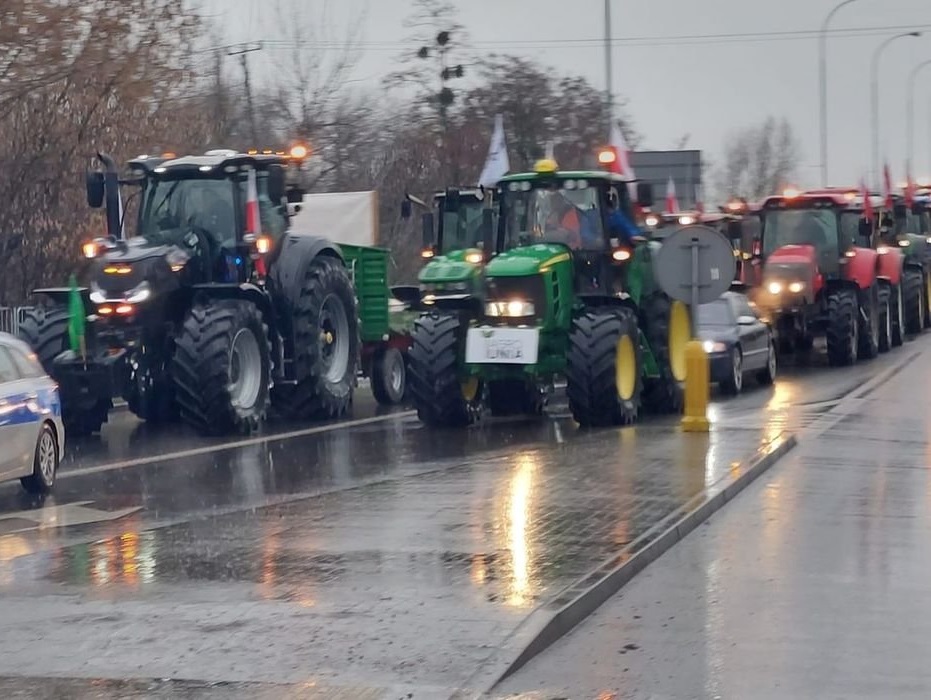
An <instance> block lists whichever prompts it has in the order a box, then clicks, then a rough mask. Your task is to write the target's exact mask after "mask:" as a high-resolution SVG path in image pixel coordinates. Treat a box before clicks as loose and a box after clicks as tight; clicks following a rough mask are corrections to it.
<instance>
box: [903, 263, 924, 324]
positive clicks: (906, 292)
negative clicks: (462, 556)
mask: <svg viewBox="0 0 931 700" xmlns="http://www.w3.org/2000/svg"><path fill="white" fill-rule="evenodd" d="M902 306H903V312H904V314H905V318H904V326H905V332H906V333H908V334H910V335H918V334H919V333H921V332H922V330H924V315H925V281H924V276H923V274H922V272H921V270H919V269H916V268H906V269H905V270H904V271H903V273H902Z"/></svg>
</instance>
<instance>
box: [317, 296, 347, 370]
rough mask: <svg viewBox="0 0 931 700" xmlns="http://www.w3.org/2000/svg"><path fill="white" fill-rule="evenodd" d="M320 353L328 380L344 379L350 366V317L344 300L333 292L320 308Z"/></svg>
mask: <svg viewBox="0 0 931 700" xmlns="http://www.w3.org/2000/svg"><path fill="white" fill-rule="evenodd" d="M320 354H321V356H322V358H323V366H324V372H323V376H324V377H325V378H326V380H327V381H328V382H331V383H334V384H335V383H336V382H339V381H342V380H343V378H344V377H345V376H346V372H347V370H348V368H349V318H348V317H347V316H346V307H345V306H344V305H343V302H342V301H341V300H340V299H339V297H337V296H335V295H333V294H330V295H328V296H327V297H326V298H325V299H324V300H323V306H322V307H321V308H320Z"/></svg>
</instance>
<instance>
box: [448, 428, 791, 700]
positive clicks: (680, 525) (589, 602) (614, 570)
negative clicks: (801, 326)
mask: <svg viewBox="0 0 931 700" xmlns="http://www.w3.org/2000/svg"><path fill="white" fill-rule="evenodd" d="M796 444H797V441H796V438H795V435H780V436H778V437H777V438H776V439H775V440H773V441H771V442H769V443H767V445H765V446H764V447H762V448H760V449H759V450H758V451H757V452H756V453H755V454H754V455H752V456H751V457H749V458H746V459H745V460H744V461H742V462H741V464H740V465H739V466H738V467H736V468H735V469H734V470H733V471H734V472H739V473H738V474H737V475H736V476H735V477H733V478H731V479H727V478H725V479H722V480H721V481H719V482H718V483H716V484H714V485H712V486H711V487H709V488H708V489H705V490H704V491H702V492H701V493H699V494H696V495H695V496H694V497H693V498H692V499H690V500H689V501H688V502H687V503H685V504H684V505H682V506H681V507H679V508H678V509H676V510H675V511H674V512H672V513H670V514H669V515H668V516H666V518H664V519H663V520H661V521H660V522H659V523H657V524H656V525H654V526H653V527H652V528H650V529H649V530H648V531H647V532H645V533H644V534H643V535H641V536H640V537H638V538H637V539H636V540H634V541H633V542H631V543H630V544H629V545H628V546H627V547H625V548H624V550H623V551H622V552H621V553H620V554H618V555H617V556H615V557H612V558H611V559H609V560H608V561H607V562H605V563H604V564H602V565H601V566H600V567H599V568H598V569H596V570H595V571H593V572H591V574H589V575H588V576H586V577H585V578H584V579H581V580H580V581H578V582H576V583H575V584H573V585H571V586H570V587H569V588H567V589H565V590H564V591H563V592H562V593H560V594H559V595H557V596H556V598H555V599H554V600H553V601H552V602H551V603H549V604H547V605H543V606H541V607H540V608H537V609H536V610H535V611H534V612H533V613H532V614H531V615H530V616H529V617H528V618H527V619H526V620H525V621H524V623H522V624H521V625H519V626H518V629H517V630H516V631H515V633H514V634H513V635H512V636H511V638H510V639H509V640H508V641H507V642H505V645H504V647H503V648H502V649H501V652H502V653H501V654H500V656H499V659H491V660H490V662H489V663H488V664H487V665H486V666H484V667H483V668H482V669H480V670H479V672H478V673H476V674H475V675H474V676H473V677H472V678H471V679H470V682H469V683H468V684H466V687H469V688H483V689H484V691H483V692H481V693H479V695H475V694H462V693H457V694H455V695H453V698H454V699H455V700H462V699H464V698H467V697H480V696H481V695H487V694H489V693H490V692H491V691H492V689H493V688H494V687H495V686H497V685H498V684H499V683H500V682H501V681H503V680H504V679H505V678H507V677H508V676H510V675H511V674H513V673H514V672H516V671H517V670H518V669H520V668H521V667H522V666H524V665H525V664H526V663H527V662H528V661H530V660H531V659H532V658H533V657H535V656H536V655H538V654H540V653H541V652H542V651H544V650H545V649H546V648H547V647H549V646H550V645H552V644H553V643H554V642H556V641H557V640H558V639H560V638H561V637H563V636H565V635H566V634H567V633H568V632H569V631H571V630H572V629H573V628H574V627H576V626H577V625H578V624H579V623H581V622H582V621H583V620H585V618H587V617H588V616H589V615H591V614H592V613H593V612H594V611H595V610H596V609H597V608H598V607H600V606H601V605H602V604H603V603H604V602H605V601H607V600H608V599H609V598H610V597H611V596H613V595H614V594H615V593H617V592H618V591H619V590H620V589H621V588H623V587H624V586H625V585H626V584H627V583H628V582H629V581H630V580H631V579H632V578H633V577H634V576H636V575H637V574H638V573H640V572H641V571H643V569H644V568H646V567H647V566H648V565H649V564H650V563H652V562H653V561H655V560H656V559H657V558H658V557H660V556H661V555H662V554H663V553H664V552H666V551H667V550H669V548H670V547H672V546H673V545H674V544H676V543H677V542H679V541H680V540H681V539H683V538H684V537H685V536H686V535H687V534H689V533H690V532H692V530H694V529H695V528H696V527H698V525H700V524H701V523H702V522H704V521H705V520H707V519H708V518H709V517H710V516H711V515H712V514H713V513H714V512H716V511H717V510H719V509H720V508H721V507H722V506H723V505H724V504H725V503H727V502H728V501H730V500H731V499H733V498H734V497H735V496H736V495H737V494H738V493H740V492H741V491H742V490H743V489H745V488H746V487H747V486H748V485H750V484H751V483H752V482H753V481H754V480H755V479H756V478H757V477H759V476H760V475H761V474H763V473H764V472H765V471H766V470H767V469H769V468H770V467H771V466H772V465H774V464H775V463H776V462H777V461H778V460H779V459H780V458H781V457H783V456H784V455H785V454H786V453H788V452H789V451H790V450H792V448H794V447H795V446H796ZM554 611H555V612H554ZM509 650H510V651H512V652H513V654H516V656H515V655H513V654H512V655H510V656H508V651H509ZM501 657H505V658H501Z"/></svg>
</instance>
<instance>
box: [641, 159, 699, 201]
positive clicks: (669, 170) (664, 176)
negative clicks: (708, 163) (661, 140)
mask: <svg viewBox="0 0 931 700" xmlns="http://www.w3.org/2000/svg"><path fill="white" fill-rule="evenodd" d="M630 164H631V166H633V169H634V172H635V173H636V174H637V179H638V180H639V181H641V182H649V183H650V184H652V185H653V197H654V199H655V200H656V205H655V206H654V208H656V209H661V208H662V206H663V200H664V198H665V196H666V185H667V183H668V182H669V178H670V176H671V177H672V180H673V182H675V183H676V196H677V198H678V200H679V207H680V208H682V209H694V208H695V202H696V200H697V198H698V197H702V198H703V199H704V203H705V206H708V204H709V202H708V193H707V191H706V192H705V193H704V194H702V190H703V189H704V188H703V187H702V183H703V180H702V165H701V151H634V152H632V153H631V154H630Z"/></svg>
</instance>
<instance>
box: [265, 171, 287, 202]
mask: <svg viewBox="0 0 931 700" xmlns="http://www.w3.org/2000/svg"><path fill="white" fill-rule="evenodd" d="M285 196H286V192H285V181H284V168H282V167H281V166H280V165H272V166H270V167H269V168H268V198H269V199H270V200H272V201H273V202H274V203H275V204H279V203H280V202H281V200H282V199H284V198H285Z"/></svg>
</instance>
